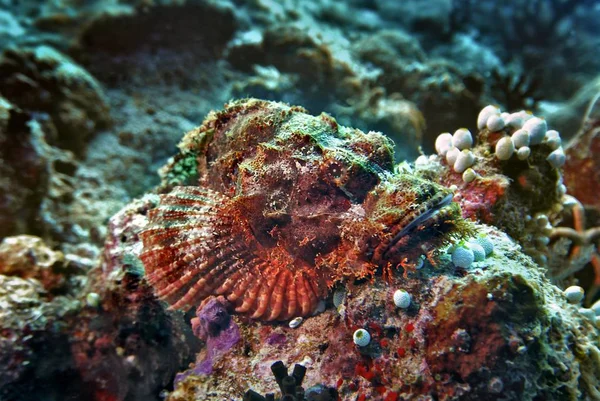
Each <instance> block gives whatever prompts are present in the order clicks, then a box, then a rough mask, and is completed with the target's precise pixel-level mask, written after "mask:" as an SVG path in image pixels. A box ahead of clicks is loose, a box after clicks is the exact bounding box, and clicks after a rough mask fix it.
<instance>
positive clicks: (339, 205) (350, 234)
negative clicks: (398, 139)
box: [141, 99, 465, 320]
mask: <svg viewBox="0 0 600 401" xmlns="http://www.w3.org/2000/svg"><path fill="white" fill-rule="evenodd" d="M179 147H180V149H181V152H180V153H179V154H178V155H177V156H176V157H175V158H173V159H172V160H171V161H170V162H169V164H168V165H167V166H165V168H163V170H162V171H161V173H162V176H163V186H162V188H161V190H160V192H163V193H162V195H160V201H159V203H158V205H157V206H156V207H155V208H154V209H151V210H150V211H149V212H148V221H149V222H148V225H147V228H146V229H145V230H144V231H143V232H142V233H141V239H142V242H143V252H142V254H141V259H142V261H143V263H144V266H145V269H146V277H147V281H148V283H149V284H150V285H152V286H153V288H154V290H155V293H156V295H157V296H158V297H160V298H161V299H164V300H165V301H167V302H168V303H169V304H170V305H171V308H174V309H182V310H187V309H189V308H191V307H194V306H198V305H200V304H201V303H202V302H203V301H206V300H207V299H209V298H211V297H214V296H223V297H225V298H226V299H227V300H228V301H230V302H231V303H232V304H233V306H234V307H235V311H236V312H238V313H240V314H246V315H248V316H250V317H251V318H254V319H261V320H287V319H291V318H294V317H298V316H308V315H310V314H312V313H313V312H314V311H315V309H316V308H317V305H318V302H319V301H320V300H323V299H325V298H326V297H327V296H328V293H329V290H330V289H331V287H332V286H333V285H334V284H335V283H336V282H340V281H343V280H354V279H360V278H365V277H371V276H373V275H374V274H375V273H376V272H377V271H385V269H394V268H396V267H398V266H404V267H406V263H405V262H406V261H407V260H416V259H417V258H419V257H420V256H421V255H423V254H425V253H427V252H429V251H432V250H434V249H436V247H439V246H441V245H442V244H444V243H447V242H449V240H448V238H449V237H451V236H453V235H456V233H460V231H461V229H462V228H461V227H462V225H463V224H465V223H464V221H463V220H462V218H461V217H460V208H459V206H458V204H456V203H455V202H452V192H451V191H450V190H448V189H446V188H444V187H442V186H440V185H437V184H435V183H433V182H431V181H429V180H426V179H423V178H420V177H418V176H415V175H413V174H408V173H394V170H393V165H394V161H393V143H392V142H391V140H390V139H388V138H387V137H386V136H384V135H383V134H381V133H377V132H369V133H364V132H362V131H360V130H358V129H353V128H348V127H343V126H341V125H339V124H338V123H337V122H336V121H335V119H334V118H332V117H331V116H329V115H327V114H321V115H320V116H312V115H310V114H308V113H307V111H306V110H304V109H303V108H301V107H293V106H288V105H285V104H282V103H277V102H269V101H263V100H257V99H244V100H239V101H235V102H232V103H230V104H227V105H226V106H225V109H224V110H222V111H219V112H211V113H210V114H209V115H208V116H207V118H206V119H205V121H204V122H203V124H202V125H201V126H200V127H198V128H196V129H194V130H193V131H191V132H189V133H187V134H186V135H185V136H184V138H183V140H182V142H181V143H180V145H179Z"/></svg>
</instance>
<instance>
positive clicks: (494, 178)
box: [415, 106, 566, 265]
mask: <svg viewBox="0 0 600 401" xmlns="http://www.w3.org/2000/svg"><path fill="white" fill-rule="evenodd" d="M477 125H478V127H479V129H480V131H479V132H478V133H477V134H476V135H475V139H474V142H473V143H474V145H473V147H471V145H470V144H468V146H466V147H465V148H464V149H462V150H460V149H459V148H457V147H456V146H454V145H456V142H457V140H458V138H459V137H460V136H462V135H463V130H464V129H459V130H457V131H456V132H455V133H454V135H450V134H449V133H445V134H442V135H440V137H439V138H438V142H437V143H436V147H437V151H438V155H437V156H431V157H427V156H421V158H420V159H418V160H417V161H416V163H415V171H417V172H419V173H420V174H423V175H424V176H425V177H429V178H432V179H435V180H437V182H439V183H441V184H443V185H446V186H448V187H450V186H454V188H456V192H455V195H454V199H455V200H456V201H457V202H459V203H460V204H461V210H462V213H463V216H464V217H466V218H470V219H473V220H477V221H480V222H485V223H487V224H493V225H495V226H496V227H499V228H501V229H502V230H504V231H505V232H506V233H508V234H509V235H510V236H511V237H513V238H514V239H516V240H517V241H518V242H519V243H521V244H522V245H523V247H524V251H525V252H526V253H527V254H529V255H531V256H532V257H534V258H536V261H537V262H538V263H540V264H542V265H546V264H547V258H548V254H549V252H548V249H547V245H548V241H549V238H548V237H549V235H550V231H551V229H552V224H557V223H558V221H559V218H558V217H559V215H560V213H561V211H562V210H563V208H564V205H563V203H564V202H566V201H565V199H564V195H565V192H566V188H565V186H564V184H563V178H562V174H561V171H560V170H559V168H560V167H561V166H562V164H564V161H565V155H564V151H563V150H562V146H561V140H560V136H559V134H558V132H556V131H554V130H547V125H546V122H545V121H544V120H542V119H539V118H537V117H535V116H533V115H532V114H530V113H526V112H524V111H521V112H516V113H512V114H509V113H501V112H500V110H499V109H498V108H496V107H495V106H487V107H485V108H484V109H483V110H482V111H481V112H480V114H479V118H478V123H477ZM469 135H470V132H469Z"/></svg>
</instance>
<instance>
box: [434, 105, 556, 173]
mask: <svg viewBox="0 0 600 401" xmlns="http://www.w3.org/2000/svg"><path fill="white" fill-rule="evenodd" d="M477 128H478V129H479V130H480V131H481V130H487V131H488V132H492V133H498V132H503V133H504V134H505V135H504V136H502V137H501V138H500V139H499V140H498V141H497V142H496V145H495V149H494V155H495V157H496V158H497V159H498V160H502V161H506V160H510V159H511V158H512V157H516V158H517V159H519V160H526V159H527V158H529V156H530V155H531V146H536V145H540V144H545V145H547V146H548V147H549V148H550V150H551V152H550V154H549V155H548V156H547V158H546V160H547V161H548V163H550V165H552V167H554V168H559V167H561V166H562V165H563V164H564V163H565V153H564V150H563V148H562V143H561V139H560V134H559V133H558V132H557V131H555V130H548V126H547V124H546V121H545V120H544V119H542V118H539V117H536V116H534V115H533V114H531V113H530V112H527V111H524V110H521V111H518V112H516V113H506V112H502V111H501V110H500V108H498V107H497V106H493V105H489V106H486V107H484V108H483V109H482V110H481V112H480V113H479V116H478V118H477ZM473 143H474V141H473V135H472V134H471V132H470V131H469V130H468V129H466V128H459V129H458V130H456V131H455V132H454V134H450V133H449V132H444V133H442V134H440V135H439V136H438V137H437V139H436V141H435V150H436V152H437V154H438V155H439V156H441V157H443V158H445V159H446V162H447V163H448V165H449V166H451V167H452V169H453V170H454V171H455V172H457V173H462V174H463V180H464V181H465V182H471V181H473V180H474V179H475V178H477V176H478V175H477V173H476V172H475V170H473V169H472V168H471V167H472V166H474V165H475V164H476V161H477V158H476V156H475V155H474V154H473V152H472V151H471V147H472V146H473Z"/></svg>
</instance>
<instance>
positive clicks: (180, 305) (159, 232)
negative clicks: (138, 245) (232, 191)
mask: <svg viewBox="0 0 600 401" xmlns="http://www.w3.org/2000/svg"><path fill="white" fill-rule="evenodd" d="M232 204H233V201H232V200H231V199H230V198H228V197H226V196H224V195H221V194H219V193H217V192H214V191H211V190H208V189H203V188H200V187H175V188H174V189H173V190H172V191H171V192H170V193H168V194H166V195H162V196H161V201H160V203H159V204H158V206H157V207H156V208H154V209H152V210H151V211H150V212H149V213H148V226H147V228H146V229H145V230H144V231H142V232H141V233H140V238H141V239H142V242H143V245H144V250H143V252H142V253H141V255H140V258H141V260H142V262H143V263H144V267H145V270H146V273H147V276H146V278H147V281H148V283H149V284H150V285H152V286H153V287H154V290H155V293H156V295H157V296H159V297H160V298H162V299H164V300H166V301H167V302H169V303H171V307H172V308H175V309H187V308H190V307H193V306H195V305H197V304H199V303H200V302H201V301H202V299H204V298H206V297H208V296H210V295H213V293H214V292H215V291H216V290H217V289H218V288H219V287H220V286H221V285H223V283H225V282H226V281H227V279H228V277H229V276H231V275H233V274H234V273H235V272H236V269H234V268H232V266H234V265H235V262H236V261H237V260H238V259H239V257H240V255H247V254H248V253H249V252H248V249H247V246H246V244H245V242H244V241H243V239H242V238H241V236H240V234H239V233H240V230H239V229H238V230H236V229H234V216H235V210H232ZM237 223H238V224H239V222H237Z"/></svg>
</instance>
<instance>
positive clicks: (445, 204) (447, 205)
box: [374, 193, 455, 261]
mask: <svg viewBox="0 0 600 401" xmlns="http://www.w3.org/2000/svg"><path fill="white" fill-rule="evenodd" d="M453 197H454V195H453V194H452V193H446V194H440V195H439V196H436V197H434V198H431V199H429V200H428V201H426V202H424V203H423V204H422V205H421V207H420V208H419V209H417V210H413V211H411V213H410V215H412V216H410V215H407V216H405V217H404V218H403V219H401V220H400V221H398V222H397V224H395V225H394V227H393V228H392V229H391V230H390V231H389V232H388V234H389V237H388V238H387V239H386V240H384V241H383V242H381V243H380V244H379V245H378V246H377V249H376V250H375V252H374V260H375V261H381V260H386V261H392V260H395V259H397V257H398V255H401V254H404V253H406V252H409V253H410V252H411V250H417V249H419V252H420V253H423V251H422V250H420V247H419V245H422V243H424V242H428V240H429V239H430V237H431V238H433V237H438V236H439V235H441V234H442V233H441V232H440V233H438V232H435V231H433V230H427V228H429V227H432V228H433V227H435V226H436V225H438V223H440V222H443V221H445V220H447V218H448V217H449V216H452V215H453V214H454V210H455V208H453V207H452V205H453V203H452V200H453ZM419 210H420V212H419ZM434 230H435V229H434ZM423 233H425V234H423Z"/></svg>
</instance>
